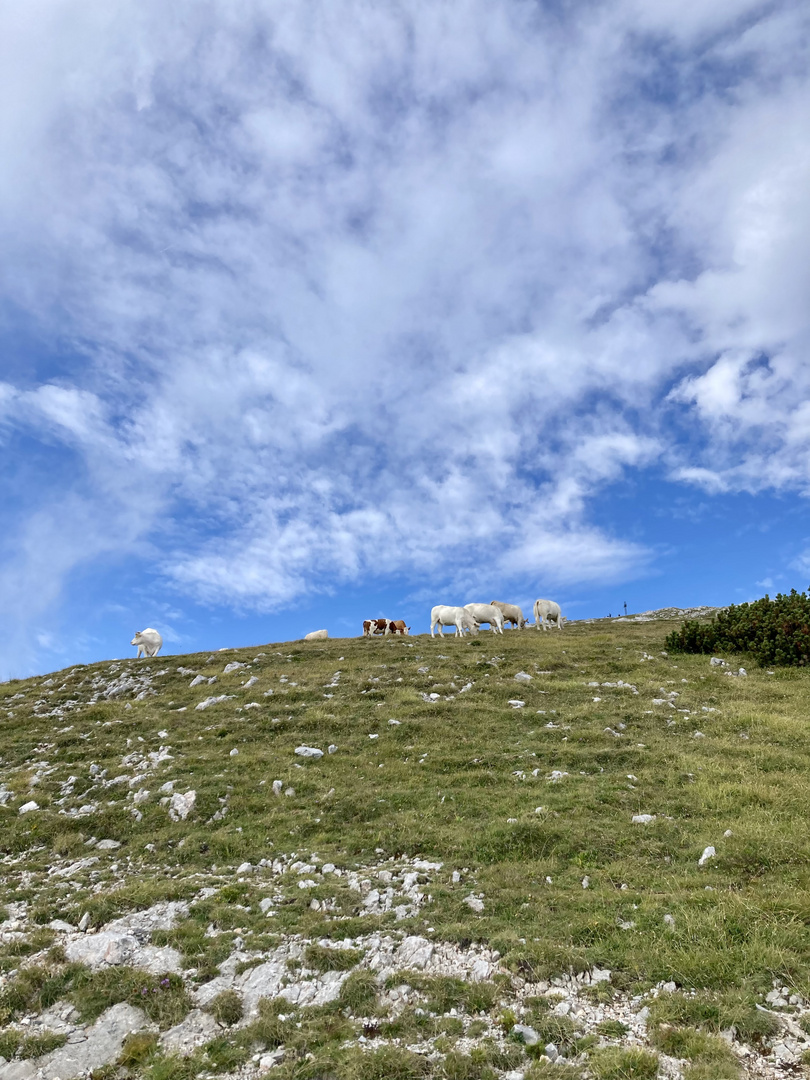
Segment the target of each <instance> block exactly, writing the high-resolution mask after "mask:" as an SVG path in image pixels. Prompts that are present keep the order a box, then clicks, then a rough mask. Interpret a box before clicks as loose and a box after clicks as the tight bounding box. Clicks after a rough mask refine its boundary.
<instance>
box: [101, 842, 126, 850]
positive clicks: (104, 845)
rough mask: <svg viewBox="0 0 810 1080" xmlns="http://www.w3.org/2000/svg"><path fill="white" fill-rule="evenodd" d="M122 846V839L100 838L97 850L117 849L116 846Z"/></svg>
mask: <svg viewBox="0 0 810 1080" xmlns="http://www.w3.org/2000/svg"><path fill="white" fill-rule="evenodd" d="M120 847H121V841H120V840H99V842H98V843H97V844H96V851H115V849H116V848H120Z"/></svg>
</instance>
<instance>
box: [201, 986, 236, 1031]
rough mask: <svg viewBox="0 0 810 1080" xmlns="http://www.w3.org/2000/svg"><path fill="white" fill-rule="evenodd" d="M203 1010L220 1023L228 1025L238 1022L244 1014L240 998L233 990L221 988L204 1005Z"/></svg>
mask: <svg viewBox="0 0 810 1080" xmlns="http://www.w3.org/2000/svg"><path fill="white" fill-rule="evenodd" d="M205 1011H206V1012H207V1013H210V1014H211V1015H212V1016H213V1017H214V1019H215V1020H217V1021H218V1022H219V1023H220V1024H227V1025H228V1027H231V1026H232V1025H233V1024H236V1023H238V1022H239V1021H240V1020H241V1019H242V1016H243V1014H244V1009H243V1008H242V999H241V998H240V996H239V995H238V994H237V992H236V991H235V990H223V991H222V992H221V993H219V994H217V996H216V997H215V998H212V999H211V1000H210V1001H209V1002H208V1004H207V1005H206V1006H205Z"/></svg>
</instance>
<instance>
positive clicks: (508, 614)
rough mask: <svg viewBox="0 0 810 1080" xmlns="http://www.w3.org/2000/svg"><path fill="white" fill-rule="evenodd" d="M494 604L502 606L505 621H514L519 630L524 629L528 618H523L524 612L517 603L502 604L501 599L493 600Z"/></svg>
mask: <svg viewBox="0 0 810 1080" xmlns="http://www.w3.org/2000/svg"><path fill="white" fill-rule="evenodd" d="M492 606H493V607H496V608H500V609H501V611H502V612H503V621H504V623H508V622H510V623H512V624H513V625H514V626H516V627H517V629H518V630H522V629H523V627H524V626H525V625H526V620H525V619H524V618H523V612H522V611H521V609H520V608H519V607H518V606H517V604H502V603H501V602H500V600H493V601H492Z"/></svg>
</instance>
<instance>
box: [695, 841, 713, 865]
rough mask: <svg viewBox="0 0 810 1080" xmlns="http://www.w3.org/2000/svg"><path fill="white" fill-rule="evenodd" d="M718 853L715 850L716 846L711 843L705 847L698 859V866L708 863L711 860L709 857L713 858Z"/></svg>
mask: <svg viewBox="0 0 810 1080" xmlns="http://www.w3.org/2000/svg"><path fill="white" fill-rule="evenodd" d="M716 854H717V852H716V851H715V850H714V848H713V847H712V846H711V844H710V845H709V846H708V847H707V848H704V849H703V854H702V855H701V856H700V858H699V859H698V866H703V865H704V864H705V863H707V862H708V861H709V859H713V858H714V857H715V855H716Z"/></svg>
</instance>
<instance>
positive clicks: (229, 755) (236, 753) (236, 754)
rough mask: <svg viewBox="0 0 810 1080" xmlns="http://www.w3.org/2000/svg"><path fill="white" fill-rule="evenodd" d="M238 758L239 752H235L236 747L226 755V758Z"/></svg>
mask: <svg viewBox="0 0 810 1080" xmlns="http://www.w3.org/2000/svg"><path fill="white" fill-rule="evenodd" d="M238 756H239V751H238V750H237V748H236V747H234V748H233V750H231V752H230V753H229V754H228V757H238Z"/></svg>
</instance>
